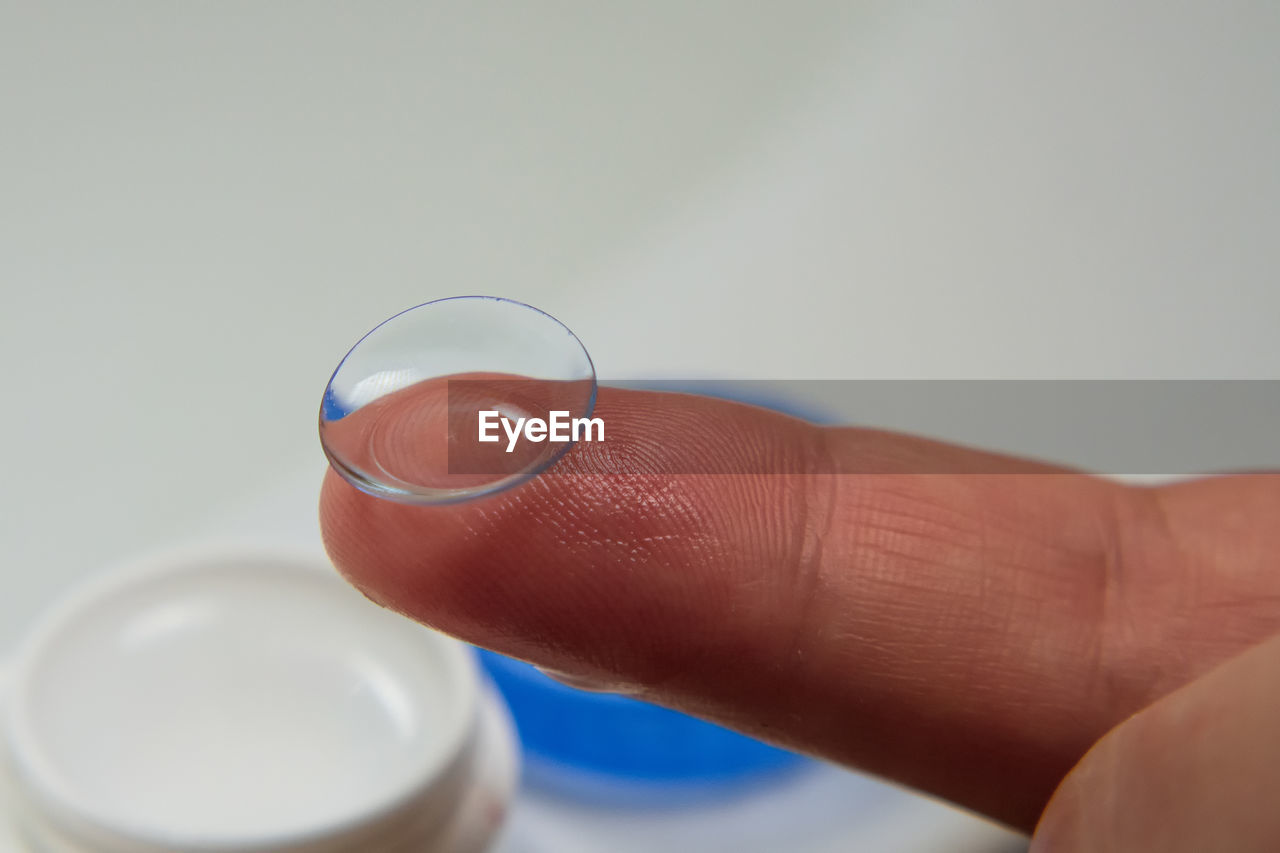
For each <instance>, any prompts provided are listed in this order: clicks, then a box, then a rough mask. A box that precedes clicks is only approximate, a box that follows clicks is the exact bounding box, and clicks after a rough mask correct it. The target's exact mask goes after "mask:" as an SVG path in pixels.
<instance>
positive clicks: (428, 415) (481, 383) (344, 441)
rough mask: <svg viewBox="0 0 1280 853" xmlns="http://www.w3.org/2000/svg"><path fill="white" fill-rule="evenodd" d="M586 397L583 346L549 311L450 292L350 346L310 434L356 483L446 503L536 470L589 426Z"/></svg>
mask: <svg viewBox="0 0 1280 853" xmlns="http://www.w3.org/2000/svg"><path fill="white" fill-rule="evenodd" d="M595 398H596V375H595V368H594V366H593V365H592V363H591V357H590V356H589V355H588V354H587V350H586V348H585V347H583V345H582V343H581V341H579V340H578V338H577V336H575V335H574V334H573V332H571V331H569V329H568V328H567V327H566V326H565V325H564V324H563V323H561V322H560V321H559V320H557V319H555V318H554V317H552V316H551V315H550V314H547V313H545V312H543V311H539V310H538V309H537V308H534V307H532V306H530V305H525V304H524V303H522V302H516V301H514V300H511V299H502V298H500V297H494V296H457V297H452V298H449V299H439V300H436V301H434V302H427V303H425V304H422V305H418V306H416V307H414V308H410V309H408V310H407V311H402V312H401V313H399V314H397V315H395V316H394V317H392V318H390V319H388V320H386V321H384V322H383V323H381V324H380V325H378V326H377V327H376V328H374V329H373V330H372V331H370V332H369V333H368V334H366V335H365V336H364V337H363V338H361V339H360V340H359V341H358V342H357V343H356V345H355V346H354V347H352V348H351V351H350V352H348V353H347V354H346V356H345V357H344V358H343V359H342V361H341V363H339V365H338V368H337V370H335V371H334V373H333V376H332V378H330V380H329V384H328V386H327V387H326V388H325V392H324V399H323V401H322V403H321V407H320V443H321V445H322V446H323V447H324V451H325V455H326V456H328V457H329V461H330V463H331V464H332V465H333V467H334V469H335V470H336V471H337V472H338V473H339V474H341V475H342V476H343V477H344V478H345V479H346V480H347V481H348V482H350V483H351V484H352V485H353V486H355V487H356V488H358V489H360V490H361V491H363V492H366V493H368V494H371V495H374V496H376V497H381V498H388V499H390V500H395V501H400V502H402V503H410V504H440V503H452V502H456V501H461V500H467V499H471V498H476V497H480V496H483V495H487V494H492V493H494V492H497V491H500V490H502V489H506V488H510V487H512V486H515V485H518V484H520V483H522V482H525V481H526V480H528V479H530V478H531V477H534V476H536V475H537V474H539V473H541V472H542V471H544V470H546V469H547V468H548V467H550V466H551V465H552V464H554V463H555V461H556V460H557V459H559V458H560V457H561V456H563V455H564V454H565V453H566V452H568V450H569V448H570V447H571V446H572V445H573V444H574V443H575V441H576V440H579V439H581V438H582V437H584V436H586V437H590V435H591V432H590V430H591V428H592V424H591V421H592V418H591V413H592V410H593V408H594V406H595ZM597 426H598V423H597ZM599 431H600V432H601V433H602V432H603V426H599Z"/></svg>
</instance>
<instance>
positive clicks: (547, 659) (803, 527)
mask: <svg viewBox="0 0 1280 853" xmlns="http://www.w3.org/2000/svg"><path fill="white" fill-rule="evenodd" d="M597 414H598V415H599V416H600V417H602V418H603V420H604V422H605V423H606V424H607V428H608V430H609V435H608V438H607V440H606V441H605V442H604V443H602V444H582V445H579V446H578V447H576V448H575V449H574V450H573V451H572V452H571V453H570V454H568V455H567V456H566V457H565V458H564V459H563V460H561V461H560V462H559V463H558V464H557V466H556V467H555V468H554V469H552V471H550V472H548V473H546V474H544V475H542V476H540V477H539V478H537V479H536V480H534V481H532V482H530V483H527V484H525V485H523V486H521V487H519V488H516V489H513V490H511V491H507V492H504V493H500V494H498V495H495V496H492V497H489V498H486V499H483V500H478V501H474V502H471V503H465V504H458V505H453V506H447V507H412V506H405V505H400V504H395V503H390V502H386V501H381V500H377V499H374V498H370V497H368V496H366V495H364V494H362V493H360V492H358V491H356V490H355V489H354V488H352V487H351V486H349V485H348V484H347V483H345V482H344V481H342V480H341V479H340V478H338V477H337V476H335V475H333V474H332V473H331V474H330V476H329V477H328V478H327V480H326V483H325V487H324V493H323V498H322V506H321V513H322V522H323V528H324V533H325V539H326V544H327V547H328V548H329V551H330V555H331V556H332V558H333V560H334V563H335V565H336V566H337V567H338V568H339V569H340V570H341V571H342V572H343V573H344V575H345V576H346V577H347V578H348V579H350V580H351V581H352V582H353V583H354V584H356V585H357V586H358V587H360V588H361V589H362V590H363V591H364V592H365V593H366V594H367V595H369V596H370V597H371V598H373V599H374V600H376V601H378V602H380V603H382V604H384V605H386V606H388V607H391V608H393V609H395V610H398V611H400V612H402V613H404V614H406V615H408V616H410V617H412V618H414V619H417V620H419V621H422V622H425V623H427V624H430V625H433V626H435V627H437V628H440V629H441V630H444V631H447V632H449V633H451V634H454V635H456V636H458V637H461V638H463V639H465V640H468V641H470V642H473V643H476V644H478V645H482V646H485V647H488V648H492V649H495V650H497V651H501V652H504V653H506V654H511V655H514V656H516V657H520V658H522V659H525V660H528V661H530V662H533V663H536V664H538V665H539V666H543V667H546V668H548V669H552V670H557V671H561V672H566V673H571V674H574V675H575V676H578V677H583V678H588V679H593V680H597V681H601V682H605V683H608V684H613V685H617V686H619V687H621V688H622V689H626V690H629V691H631V692H634V693H635V694H637V695H640V696H643V697H645V698H649V699H652V700H655V701H658V702H661V703H663V704H666V705H669V706H672V707H676V708H680V709H682V710H686V711H689V712H692V713H695V714H699V715H701V716H704V717H708V718H711V719H714V720H717V721H719V722H722V723H725V724H727V725H730V726H733V727H735V728H738V729H740V730H743V731H746V732H748V733H750V734H753V735H756V736H759V737H762V738H764V739H767V740H770V741H772V742H775V743H780V744H783V745H786V746H790V747H793V748H797V749H800V750H803V751H807V752H811V753H816V754H820V755H823V756H825V757H828V758H832V759H834V760H837V761H841V762H844V763H848V764H850V765H854V766H857V767H860V768H863V769H866V770H869V771H871V772H874V773H877V774H880V775H883V776H886V777H889V778H893V779H895V780H898V781H901V782H904V783H906V784H910V785H913V786H915V787H918V788H921V789H923V790H926V791H930V792H933V793H935V794H938V795H940V796H943V797H946V798H948V799H951V800H954V801H956V802H959V803H962V804H964V805H967V806H969V807H972V808H974V809H977V810H979V811H982V812H984V813H986V814H989V815H992V816H994V817H996V818H998V819H1001V820H1004V821H1006V822H1009V823H1011V824H1013V825H1017V826H1021V827H1024V828H1030V827H1031V826H1033V825H1034V823H1035V820H1036V816H1037V815H1038V814H1039V812H1040V810H1041V808H1042V807H1043V805H1044V803H1045V802H1046V801H1047V799H1048V797H1049V795H1050V794H1051V792H1052V790H1053V787H1054V786H1055V785H1056V784H1057V782H1058V780H1059V779H1060V778H1061V777H1062V776H1063V775H1064V774H1065V773H1066V771H1067V770H1068V769H1069V768H1070V766H1071V765H1072V764H1073V763H1074V762H1075V760H1076V759H1077V758H1078V757H1079V756H1080V755H1081V754H1083V752H1084V751H1085V750H1086V749H1087V748H1088V746H1089V745H1090V744H1091V743H1092V742H1093V741H1094V740H1096V739H1097V738H1098V737H1099V736H1101V734H1102V733H1103V732H1105V731H1106V730H1107V729H1108V728H1110V727H1111V726H1112V725H1114V723H1115V722H1117V721H1118V720H1119V719H1121V718H1123V717H1124V716H1127V715H1128V714H1129V713H1132V712H1133V711H1135V710H1137V709H1138V708H1139V707H1141V706H1142V705H1144V704H1146V702H1148V701H1150V700H1151V699H1152V698H1154V697H1153V695H1152V692H1153V691H1155V690H1158V689H1162V688H1161V686H1160V683H1159V682H1158V680H1153V679H1151V678H1149V677H1144V671H1143V670H1144V667H1148V666H1150V665H1151V662H1150V661H1149V660H1143V659H1142V658H1141V656H1140V655H1137V654H1134V653H1131V652H1132V651H1133V649H1140V648H1142V647H1143V646H1144V644H1145V643H1146V642H1147V640H1148V638H1149V636H1150V635H1149V634H1147V633H1143V632H1142V631H1137V632H1134V633H1133V634H1132V636H1129V635H1121V634H1120V633H1118V632H1116V631H1114V630H1111V629H1109V627H1108V626H1109V625H1111V624H1133V620H1134V619H1135V614H1134V613H1133V612H1128V611H1124V610H1123V608H1117V602H1116V600H1115V599H1114V597H1113V596H1114V592H1115V589H1116V587H1115V585H1114V583H1113V580H1114V570H1115V567H1116V566H1117V565H1120V564H1122V563H1125V562H1126V561H1132V559H1134V557H1133V554H1134V553H1135V552H1136V551H1144V549H1148V548H1150V547H1154V546H1152V545H1151V543H1150V542H1148V541H1147V540H1148V538H1151V539H1152V540H1153V541H1154V537H1156V536H1157V535H1158V533H1157V531H1158V529H1159V526H1158V524H1155V523H1154V522H1153V521H1152V519H1151V515H1152V513H1151V511H1150V510H1149V508H1148V499H1147V498H1146V497H1144V495H1145V494H1147V493H1144V492H1140V491H1137V490H1132V489H1127V488H1124V487H1122V486H1119V485H1116V484H1113V483H1109V482H1105V481H1102V480H1099V479H1095V478H1091V477H1087V476H1084V475H1080V474H1074V473H1069V472H1065V471H1060V470H1057V469H1053V468H1049V467H1047V466H1043V465H1039V464H1036V463H1030V462H1020V461H1018V460H1011V459H1007V458H1003V457H999V456H994V455H990V454H984V453H980V452H976V451H972V450H967V449H962V448H955V447H949V446H945V445H941V444H937V443H934V442H930V441H925V440H921V439H911V438H906V437H902V436H896V435H890V434H884V433H876V432H870V431H865V430H854V429H824V428H820V427H816V426H813V425H811V424H807V423H805V422H803V421H799V420H796V419H793V418H788V417H785V416H782V415H778V414H776V413H773V412H769V411H766V410H762V409H757V408H754V407H749V406H742V405H737V404H733V403H728V402H724V401H718V400H710V399H706V398H699V397H689V396H684V395H669V394H662V395H659V394H653V393H646V392H628V391H619V390H612V389H602V391H601V395H600V399H599V404H598V407H597ZM734 471H743V472H747V473H733V472H734ZM1125 531H1137V532H1136V533H1130V532H1125ZM1148 534H1150V535H1148ZM1154 610H1155V608H1154V607H1153V608H1152V613H1151V614H1141V613H1139V614H1136V619H1137V622H1138V623H1139V624H1141V623H1142V620H1143V619H1144V618H1146V617H1147V616H1148V615H1150V616H1151V617H1152V618H1153V619H1154V618H1155V616H1156V614H1155V613H1154ZM1153 630H1155V629H1153ZM1259 630H1260V628H1259ZM1247 634H1248V632H1247V631H1245V632H1241V636H1240V638H1239V640H1240V641H1241V642H1243V641H1244V640H1245V639H1247V636H1246V635H1247ZM1217 651H1218V650H1217V649H1216V647H1215V648H1213V649H1212V650H1211V649H1210V648H1208V647H1206V648H1205V649H1202V650H1201V652H1200V653H1201V654H1203V656H1205V657H1209V656H1211V655H1212V654H1216V653H1217ZM1170 660H1171V661H1172V660H1180V661H1183V665H1184V666H1185V668H1186V670H1187V672H1186V673H1184V674H1179V673H1178V672H1173V673H1171V674H1170V675H1169V680H1170V681H1173V682H1177V681H1179V679H1180V678H1182V677H1184V675H1185V677H1189V675H1190V674H1192V673H1193V672H1195V671H1198V668H1199V664H1200V663H1201V662H1200V661H1198V660H1196V658H1195V655H1194V654H1193V655H1191V656H1189V657H1188V656H1187V655H1186V654H1185V653H1184V652H1182V651H1178V652H1177V653H1176V654H1171V655H1170ZM1170 665H1171V666H1172V664H1170Z"/></svg>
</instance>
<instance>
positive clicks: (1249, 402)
mask: <svg viewBox="0 0 1280 853" xmlns="http://www.w3.org/2000/svg"><path fill="white" fill-rule="evenodd" d="M604 384H607V385H613V386H620V387H626V388H644V389H652V390H663V391H677V392H683V393H692V394H703V395H708V396H715V397H723V398H728V399H733V400H739V401H743V402H748V403H752V404H755V405H762V406H767V407H769V408H775V409H780V410H782V411H785V412H788V413H790V414H794V415H796V416H799V417H803V418H805V419H807V420H811V421H815V422H818V423H827V424H842V425H848V426H861V427H870V428H875V429H883V430H892V431H901V432H906V433H910V434H913V435H919V436H924V437H928V438H933V439H937V440H941V441H948V442H955V443H958V444H964V445H968V446H971V447H977V448H981V449H985V450H990V451H994V452H998V453H1004V454H1011V455H1016V456H1027V457H1031V458H1035V459H1039V460H1042V461H1047V462H1053V463H1058V464H1062V465H1068V466H1072V467H1078V468H1083V469H1086V470H1090V471H1096V472H1099V473H1109V474H1134V475H1184V474H1196V473H1205V472H1212V471H1245V470H1267V469H1273V470H1278V471H1280V380H786V381H719V380H699V381H640V382H636V381H628V382H610V383H604ZM659 405H660V403H659ZM689 473H697V472H694V471H690V472H689ZM779 473H785V472H779ZM921 473H928V472H921Z"/></svg>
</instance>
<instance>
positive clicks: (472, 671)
mask: <svg viewBox="0 0 1280 853" xmlns="http://www.w3.org/2000/svg"><path fill="white" fill-rule="evenodd" d="M3 706H4V708H3V710H4V715H3V718H2V719H3V721H4V726H3V734H4V738H5V741H6V743H5V744H4V747H5V752H7V753H8V761H9V763H10V765H11V770H12V779H11V781H12V782H13V783H14V787H15V788H17V789H18V792H19V794H20V796H21V799H22V800H23V801H24V806H25V808H26V809H27V811H28V812H31V813H32V814H35V815H38V818H39V820H40V821H41V822H42V823H43V824H44V825H46V826H51V827H56V828H57V831H58V832H60V833H61V834H62V835H65V836H66V837H68V838H76V839H80V842H81V843H82V844H83V845H84V849H87V850H94V851H113V853H114V851H128V853H134V851H138V853H142V851H166V852H167V853H173V851H188V850H190V851H197V850H198V851H286V850H288V851H313V850H314V851H320V850H326V851H328V850H346V849H362V848H361V847H359V846H357V847H352V848H349V847H343V846H340V845H339V846H335V844H336V843H337V842H336V841H335V840H336V839H341V838H348V839H354V838H360V839H363V842H362V843H363V844H369V843H376V842H375V839H376V838H377V837H378V833H379V832H380V831H381V830H380V827H384V826H385V827H387V828H388V831H390V830H389V828H390V827H392V826H393V825H394V826H395V827H398V828H397V829H396V831H397V832H399V833H404V832H406V831H409V830H406V829H405V822H406V820H407V818H406V817H405V815H406V814H409V813H412V814H413V815H415V817H414V818H413V820H415V821H417V822H418V824H421V823H422V821H423V820H424V819H425V817H424V816H427V815H433V814H436V813H437V812H439V810H440V808H439V807H440V806H441V804H442V803H445V802H446V801H448V800H450V799H451V798H456V797H457V796H459V795H460V786H463V785H465V784H466V778H465V777H466V772H465V771H466V768H460V762H461V761H462V756H463V755H464V753H465V752H466V750H467V749H468V748H470V746H471V742H472V741H473V740H474V737H475V730H476V719H477V714H478V710H477V709H478V707H479V691H478V680H477V674H476V668H475V663H474V660H473V659H472V657H471V654H470V652H469V650H468V649H466V648H465V647H464V646H463V645H461V644H460V643H457V642H456V641H453V640H451V639H449V638H447V637H444V636H443V635H440V634H438V633H436V632H433V631H430V630H428V629H426V628H424V627H422V626H420V625H417V624H415V623H412V622H410V621H409V620H407V619H404V618H402V617H400V616H398V615H395V614H392V613H390V612H388V611H385V610H382V609H381V608H378V607H377V606H375V605H373V604H371V603H370V602H368V601H366V600H365V599H364V598H362V597H361V596H360V595H359V593H357V592H356V591H355V590H353V589H351V588H350V587H349V586H348V585H347V584H346V583H345V582H344V581H342V580H341V579H340V578H338V577H337V575H336V573H334V572H333V571H332V568H331V567H328V565H327V562H325V561H323V560H322V559H320V558H317V557H315V556H312V555H299V554H297V553H288V552H276V551H266V550H263V549H261V548H255V549H252V550H243V549H221V550H209V549H198V550H194V551H187V552H182V553H170V554H166V555H161V556H157V557H153V558H150V559H148V560H144V561H141V562H140V563H136V564H134V565H132V566H131V567H129V568H127V569H125V570H118V571H115V572H112V573H110V574H108V575H107V576H106V577H103V578H101V579H100V580H98V581H96V582H94V583H91V584H88V585H86V586H85V587H83V588H82V589H80V590H78V591H77V592H76V593H74V594H73V595H72V596H71V597H70V598H68V599H67V600H65V601H63V602H62V603H61V604H60V605H59V606H57V607H56V608H55V609H54V610H53V611H52V612H50V613H49V614H48V616H47V617H46V618H45V619H44V620H42V622H41V623H40V625H39V626H38V627H37V628H36V630H35V631H34V632H33V633H32V634H31V635H30V636H29V638H28V640H27V642H26V643H25V644H24V645H23V647H22V650H21V652H20V654H19V657H18V659H17V660H16V661H15V664H14V667H13V669H12V671H11V673H10V679H9V685H8V690H7V696H5V697H4V698H3ZM445 811H446V812H447V809H446V810H445ZM438 816H439V817H440V819H441V820H445V819H447V817H448V815H447V814H443V815H438ZM429 829H430V827H425V826H418V827H417V829H415V830H413V831H417V832H427V831H428V830H429ZM68 849H75V848H74V847H70V848H68Z"/></svg>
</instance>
